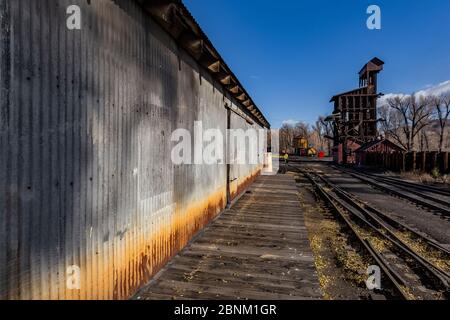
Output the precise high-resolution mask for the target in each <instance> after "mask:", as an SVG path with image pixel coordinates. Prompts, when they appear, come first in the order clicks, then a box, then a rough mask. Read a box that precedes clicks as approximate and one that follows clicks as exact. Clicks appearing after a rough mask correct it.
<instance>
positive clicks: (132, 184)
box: [0, 0, 260, 299]
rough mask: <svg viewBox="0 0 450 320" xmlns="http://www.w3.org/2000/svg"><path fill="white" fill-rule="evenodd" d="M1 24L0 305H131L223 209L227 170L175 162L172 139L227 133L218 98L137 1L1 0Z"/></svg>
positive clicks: (239, 122) (242, 178)
mask: <svg viewBox="0 0 450 320" xmlns="http://www.w3.org/2000/svg"><path fill="white" fill-rule="evenodd" d="M72 4H76V5H79V6H80V7H81V10H82V29H81V30H74V31H71V30H68V29H67V28H66V18H67V15H66V9H67V7H68V6H69V5H72ZM0 15H1V16H0V23H1V31H0V32H1V42H0V46H1V47H0V52H1V53H0V54H1V61H0V63H1V72H0V84H1V91H0V116H1V117H0V298H2V299H113V298H114V299H123V298H127V297H130V295H132V294H133V293H134V292H135V290H136V289H137V288H139V286H140V285H142V284H143V283H145V282H146V281H148V280H149V279H150V277H151V276H152V275H153V274H155V272H157V271H158V270H159V269H160V268H161V267H162V266H163V265H164V264H165V263H166V262H167V261H168V259H170V257H171V256H173V255H174V254H175V253H176V252H178V251H179V250H180V249H181V248H183V247H184V246H185V244H186V243H187V241H188V240H189V239H190V238H191V237H192V236H193V235H194V234H195V233H196V232H197V231H199V230H200V229H201V228H202V227H204V226H205V224H206V223H207V222H208V221H210V220H211V219H212V218H213V217H214V216H216V215H217V214H218V213H219V212H220V211H221V210H222V209H223V208H224V207H225V205H226V186H227V182H226V179H227V169H226V165H224V164H220V165H219V164H218V165H214V166H208V165H181V166H175V165H173V164H172V162H171V159H170V154H171V152H170V150H171V148H172V146H173V145H172V143H171V142H170V136H171V133H172V131H173V130H174V129H176V128H186V129H189V130H191V131H193V127H194V121H197V120H199V121H203V126H204V127H205V129H208V128H219V129H221V130H224V131H225V129H226V127H227V123H226V119H227V110H226V109H225V108H224V103H225V102H224V101H225V100H227V99H228V98H227V97H224V94H223V93H222V91H221V89H220V86H219V85H218V84H217V83H216V82H215V81H213V80H212V79H211V78H210V76H209V75H208V73H207V72H206V71H204V70H200V69H199V67H198V65H197V64H196V62H195V61H194V60H193V59H191V58H190V57H189V56H188V55H187V54H185V53H184V52H182V51H180V50H178V49H177V45H176V44H175V43H174V42H173V41H172V40H171V39H170V38H169V37H168V36H167V35H166V34H165V33H164V32H163V31H162V30H161V29H160V28H159V27H158V26H157V25H156V24H155V23H153V22H152V21H151V20H150V19H149V18H148V16H147V15H146V14H145V13H144V12H143V11H142V10H141V9H140V8H139V7H138V6H137V5H136V4H135V3H134V1H129V0H122V1H119V0H116V1H111V0H93V1H86V0H70V1H67V0H39V1H36V0H14V1H12V0H0ZM232 125H233V126H236V127H246V126H247V125H246V123H245V121H244V120H243V119H241V118H237V119H234V120H233V121H232ZM259 169H260V168H259V166H250V167H248V166H246V167H245V168H243V169H242V170H241V169H236V170H238V171H235V175H237V178H238V179H239V180H238V181H239V182H238V185H241V186H242V185H243V184H245V183H246V179H247V178H249V177H251V176H252V175H255V174H256V173H257V172H258V170H259ZM239 170H240V171H239ZM238 188H239V186H236V190H237V189H238ZM71 265H77V266H79V267H80V271H81V289H80V290H69V289H68V287H67V285H66V282H67V273H66V271H67V268H68V267H69V266H71Z"/></svg>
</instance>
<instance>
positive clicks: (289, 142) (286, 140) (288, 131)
mask: <svg viewBox="0 0 450 320" xmlns="http://www.w3.org/2000/svg"><path fill="white" fill-rule="evenodd" d="M294 135H295V134H294V127H293V126H292V125H290V124H287V123H285V124H283V125H282V126H281V129H280V133H279V136H280V150H281V151H283V150H284V151H286V152H289V150H290V149H292V147H293V142H294Z"/></svg>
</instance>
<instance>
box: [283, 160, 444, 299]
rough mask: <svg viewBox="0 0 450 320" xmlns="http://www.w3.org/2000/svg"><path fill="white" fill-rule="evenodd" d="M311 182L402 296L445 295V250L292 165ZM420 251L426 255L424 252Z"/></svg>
mask: <svg viewBox="0 0 450 320" xmlns="http://www.w3.org/2000/svg"><path fill="white" fill-rule="evenodd" d="M291 167H292V168H294V169H295V170H296V171H297V172H299V173H301V174H303V175H305V176H306V177H307V178H308V179H309V180H310V181H311V183H312V184H313V186H314V187H315V189H316V190H317V192H318V194H319V195H320V196H321V197H322V198H323V199H324V200H325V202H326V203H327V205H328V206H329V207H330V208H331V209H333V211H335V212H336V213H337V214H338V217H339V218H341V220H342V221H343V222H344V223H345V224H346V226H347V227H348V229H349V230H351V232H352V233H353V235H354V236H355V238H356V239H358V241H359V242H360V243H361V244H362V246H363V247H364V248H365V249H366V251H367V252H368V253H369V254H370V255H371V257H372V258H373V260H374V261H375V262H376V263H377V265H378V266H379V267H380V268H381V269H382V271H383V273H384V275H385V276H386V278H387V279H388V280H389V282H390V283H391V285H392V287H393V288H394V289H395V291H396V292H397V293H398V295H399V296H400V297H401V298H403V299H408V300H413V299H427V300H429V299H430V300H439V299H448V298H449V296H450V274H449V272H450V251H449V250H448V249H447V248H445V247H442V246H441V245H440V244H439V243H436V242H435V241H434V240H433V239H431V238H429V237H426V236H424V235H422V234H419V233H417V232H415V231H414V230H413V229H411V228H409V227H408V226H406V225H404V224H403V223H401V222H400V221H397V220H396V219H394V218H392V217H390V216H389V215H387V214H385V213H383V212H381V211H379V210H378V209H376V208H374V207H371V206H370V205H368V204H366V203H364V202H363V201H361V200H359V199H358V198H357V197H355V196H354V195H352V194H350V193H348V192H346V191H345V190H343V189H341V188H339V187H338V186H336V185H334V184H333V183H332V182H330V181H329V180H328V179H327V178H326V177H324V176H323V175H322V174H320V173H318V172H316V171H305V170H302V169H300V168H298V167H294V166H291ZM424 252H425V254H424Z"/></svg>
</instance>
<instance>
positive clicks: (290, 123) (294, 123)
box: [281, 119, 298, 126]
mask: <svg viewBox="0 0 450 320" xmlns="http://www.w3.org/2000/svg"><path fill="white" fill-rule="evenodd" d="M297 123H298V121H296V120H292V119H289V120H284V121H283V122H282V123H281V124H282V125H285V124H287V125H290V126H295V125H296V124H297Z"/></svg>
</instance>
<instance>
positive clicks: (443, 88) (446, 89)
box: [415, 80, 450, 97]
mask: <svg viewBox="0 0 450 320" xmlns="http://www.w3.org/2000/svg"><path fill="white" fill-rule="evenodd" d="M443 94H450V80H449V81H444V82H442V83H439V84H438V85H436V86H432V87H428V88H426V89H423V90H420V91H417V92H416V94H415V95H416V96H417V97H420V96H423V97H429V96H440V95H443Z"/></svg>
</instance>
